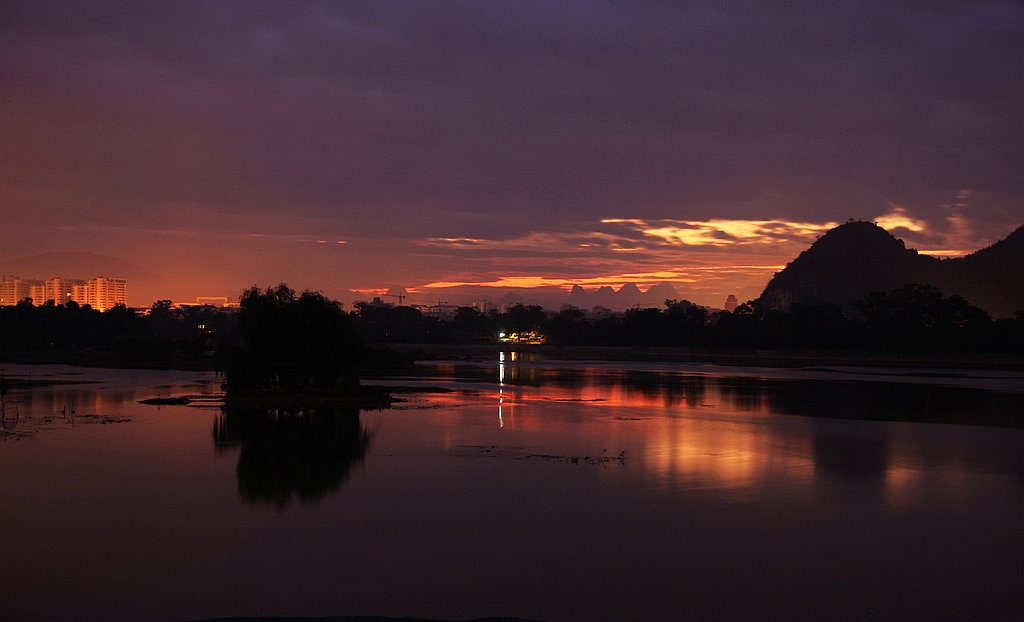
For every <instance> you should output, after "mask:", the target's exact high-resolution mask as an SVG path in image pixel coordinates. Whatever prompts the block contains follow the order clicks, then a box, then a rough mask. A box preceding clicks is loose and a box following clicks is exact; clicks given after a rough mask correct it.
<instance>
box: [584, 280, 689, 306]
mask: <svg viewBox="0 0 1024 622" xmlns="http://www.w3.org/2000/svg"><path fill="white" fill-rule="evenodd" d="M676 297H678V293H677V292H676V290H675V288H674V287H672V285H671V284H669V283H658V284H657V285H653V286H651V287H650V288H649V289H648V290H647V291H646V292H641V291H640V288H639V287H637V286H636V283H626V284H624V285H623V286H622V287H621V288H619V290H618V291H615V290H614V289H612V288H611V287H608V286H607V285H603V286H601V287H599V288H597V289H596V290H591V291H587V290H586V289H584V288H582V287H580V286H579V285H574V286H573V287H572V291H571V292H570V293H569V301H568V302H569V304H571V305H573V306H575V307H579V308H580V309H592V308H594V307H605V308H607V309H612V310H613V311H625V310H626V309H629V308H631V307H635V306H637V305H639V306H640V307H642V308H647V307H653V308H659V307H663V306H665V300H667V299H671V298H676Z"/></svg>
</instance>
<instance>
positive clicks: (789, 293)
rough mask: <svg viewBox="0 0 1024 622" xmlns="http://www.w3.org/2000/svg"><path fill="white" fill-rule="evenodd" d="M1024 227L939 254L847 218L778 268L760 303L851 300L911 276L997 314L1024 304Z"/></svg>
mask: <svg viewBox="0 0 1024 622" xmlns="http://www.w3.org/2000/svg"><path fill="white" fill-rule="evenodd" d="M1022 266H1024V227H1018V228H1017V230H1016V231H1014V232H1013V233H1011V234H1010V235H1009V236H1007V237H1006V238H1005V239H1003V240H1001V241H999V242H996V243H995V244H993V245H992V246H989V247H987V248H984V249H981V250H979V251H976V252H974V253H971V254H970V255H968V256H966V257H960V258H957V259H944V260H943V259H938V258H935V257H930V256H928V255H922V254H920V253H918V252H917V251H916V250H913V249H908V248H907V247H906V245H905V244H904V243H903V241H902V240H900V239H898V238H896V237H895V236H893V235H892V234H891V233H889V232H888V231H886V230H885V229H883V228H881V227H879V226H878V225H876V224H874V223H870V222H848V223H846V224H843V225H840V226H838V227H836V228H834V229H832V230H830V231H829V232H828V233H826V234H825V235H823V236H822V237H821V238H820V239H819V240H818V241H816V242H815V243H814V244H812V245H811V247H810V248H808V249H807V250H805V251H804V252H802V253H800V255H799V256H798V257H797V258H796V259H794V260H793V261H792V262H790V264H789V265H787V266H786V268H785V269H784V270H782V271H781V272H778V273H776V274H775V276H774V277H773V278H772V280H771V281H769V282H768V285H767V286H766V287H765V289H764V292H763V293H762V294H761V298H760V300H761V304H762V305H763V306H764V307H765V308H768V309H776V310H786V309H788V308H789V306H790V305H791V304H792V303H801V304H821V303H834V304H838V305H848V304H850V303H851V302H853V301H854V300H857V299H859V298H863V297H864V296H866V295H867V294H868V293H870V292H873V291H890V290H893V289H897V288H900V287H903V286H904V285H906V284H908V283H916V284H921V285H924V284H930V285H934V286H935V287H937V288H939V290H940V291H942V293H943V294H945V295H947V296H949V295H952V294H958V295H960V296H962V297H964V298H965V299H967V301H968V302H970V303H971V304H973V305H975V306H978V307H981V308H983V309H985V310H986V311H988V312H989V313H991V314H992V315H993V316H995V317H1006V316H1010V315H1012V314H1013V312H1014V311H1016V310H1017V309H1022V308H1024V267H1022Z"/></svg>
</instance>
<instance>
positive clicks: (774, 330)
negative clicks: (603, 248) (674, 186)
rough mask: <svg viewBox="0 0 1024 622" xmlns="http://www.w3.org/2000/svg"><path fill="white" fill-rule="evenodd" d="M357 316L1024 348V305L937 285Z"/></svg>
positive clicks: (626, 340)
mask: <svg viewBox="0 0 1024 622" xmlns="http://www.w3.org/2000/svg"><path fill="white" fill-rule="evenodd" d="M352 319H353V325H354V326H355V328H356V330H357V331H358V332H359V333H360V334H361V335H363V336H364V337H365V338H366V339H367V340H368V341H370V342H372V343H420V344H430V343H490V342H493V341H494V340H495V338H496V337H497V335H498V334H499V333H501V332H505V333H513V332H523V331H536V332H539V333H541V334H543V335H544V336H545V338H546V340H547V343H549V344H552V345H556V346H570V345H589V346H627V347H654V346H669V347H697V348H753V349H786V348H792V349H859V350H879V351H984V352H1021V351H1024V313H1022V312H1020V311H1018V312H1017V314H1016V315H1015V317H1013V318H1003V319H999V320H993V319H992V318H991V317H990V316H989V314H988V313H986V312H985V311H983V310H982V309H979V308H977V307H974V306H971V305H970V304H969V303H968V302H967V301H966V300H964V299H963V298H961V297H960V296H955V295H954V296H948V297H946V296H943V295H942V293H941V292H939V291H938V290H937V289H936V288H934V287H932V286H930V285H907V286H905V287H903V288H900V289H897V290H894V291H891V292H875V293H872V294H870V295H868V296H867V297H865V298H863V299H861V300H857V301H854V302H853V303H852V304H851V305H849V306H848V307H846V308H842V307H840V306H838V305H833V304H822V305H800V304H794V305H792V306H791V307H790V309H789V310H788V311H770V310H765V309H763V308H762V305H761V304H760V303H759V302H758V301H757V300H750V301H747V302H746V303H743V304H741V305H739V307H737V308H736V309H735V310H734V311H733V312H731V313H730V312H728V311H716V312H711V311H708V310H707V309H706V308H705V307H701V306H699V305H695V304H692V303H690V302H688V301H685V300H682V301H677V300H666V301H665V307H664V308H662V309H655V308H649V309H631V310H629V311H626V312H625V313H622V314H613V315H606V316H598V317H594V316H590V315H588V314H587V313H584V312H583V311H581V310H579V309H566V310H563V311H561V312H559V313H550V312H545V311H544V310H543V309H542V308H541V307H539V306H527V305H517V306H515V307H512V308H510V309H508V310H507V311H506V312H504V313H498V312H496V311H492V312H489V313H480V312H478V311H476V310H474V309H472V308H468V307H463V308H460V309H459V310H458V312H457V313H456V315H455V317H454V318H453V319H452V320H450V321H441V320H439V319H436V318H432V317H427V316H424V315H422V314H421V313H419V311H417V310H415V309H412V308H410V307H387V306H370V305H364V306H360V307H357V309H356V310H355V311H354V312H353V316H352Z"/></svg>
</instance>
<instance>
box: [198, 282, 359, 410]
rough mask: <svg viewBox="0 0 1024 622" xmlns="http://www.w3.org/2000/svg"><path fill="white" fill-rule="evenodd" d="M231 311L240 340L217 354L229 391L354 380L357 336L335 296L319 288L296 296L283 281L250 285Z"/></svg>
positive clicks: (286, 389)
mask: <svg viewBox="0 0 1024 622" xmlns="http://www.w3.org/2000/svg"><path fill="white" fill-rule="evenodd" d="M237 317H238V329H239V333H240V334H241V338H242V343H241V346H235V347H232V346H230V345H227V344H225V345H222V346H221V347H220V348H219V350H218V357H217V358H218V368H219V369H220V370H221V371H222V372H223V373H224V377H225V383H224V385H225V389H226V391H227V392H228V394H229V395H231V394H237V393H240V392H246V391H262V390H274V391H283V392H301V391H304V390H306V389H334V388H345V387H349V388H351V387H356V386H358V385H359V366H360V360H361V359H362V357H363V353H364V351H365V348H364V345H363V340H362V339H361V338H360V337H359V335H358V334H356V332H355V330H354V329H353V328H352V324H351V322H350V321H349V316H348V314H347V313H345V312H344V311H343V310H342V308H341V305H340V304H339V303H338V302H337V301H335V300H331V299H329V298H327V297H325V296H324V295H323V294H320V293H319V292H310V291H306V292H303V293H302V294H300V295H299V296H296V295H295V291H294V290H292V289H290V288H289V287H288V286H287V285H284V284H283V283H282V284H281V285H278V286H277V287H274V288H267V289H266V290H261V289H260V288H258V287H253V288H251V289H248V290H246V291H245V293H244V294H242V297H241V300H240V309H239V311H238V314H237Z"/></svg>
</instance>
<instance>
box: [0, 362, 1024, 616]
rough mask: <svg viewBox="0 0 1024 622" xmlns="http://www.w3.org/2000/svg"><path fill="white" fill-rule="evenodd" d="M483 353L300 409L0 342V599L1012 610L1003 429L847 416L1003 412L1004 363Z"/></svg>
mask: <svg viewBox="0 0 1024 622" xmlns="http://www.w3.org/2000/svg"><path fill="white" fill-rule="evenodd" d="M501 359H502V360H494V361H483V362H479V363H458V364H457V363H449V364H446V363H438V364H432V365H430V366H426V367H424V368H423V372H424V374H425V375H426V376H423V375H420V376H417V377H415V378H402V379H390V380H386V381H379V382H382V383H385V384H387V383H391V384H401V385H416V384H419V385H422V386H434V387H445V388H449V389H452V390H453V391H452V392H446V393H439V392H438V393H415V394H402V397H404V398H405V399H407V401H405V402H402V403H400V404H397V405H396V406H395V407H393V408H391V409H389V410H383V411H363V412H361V413H359V412H338V411H333V412H329V411H325V410H321V411H316V412H306V413H302V414H289V413H278V412H266V411H262V412H254V411H231V412H222V411H221V409H220V408H219V406H218V403H217V399H216V398H217V391H218V383H217V381H216V379H215V378H214V377H213V376H212V375H207V374H194V373H184V372H142V371H111V370H92V369H77V368H71V367H61V366H40V367H29V366H11V365H8V366H5V367H6V368H5V374H6V376H7V378H8V379H9V380H10V381H11V386H12V388H11V390H9V391H8V393H7V396H6V397H7V398H8V400H11V401H13V402H15V403H16V405H17V418H14V417H13V415H12V414H11V413H12V412H13V410H11V409H8V410H6V411H5V412H6V413H7V414H6V416H5V419H4V422H5V424H6V426H7V429H6V430H4V431H3V433H2V436H0V438H2V441H0V619H2V620H22V619H24V620H30V619H31V620H51V619H53V620H65V619H80V620H107V619H119V620H196V619H202V618H213V617H221V616H239V615H256V614H259V615H261V616H265V615H303V616H327V615H383V616H395V617H399V616H415V617H420V618H441V619H471V618H477V617H483V616H497V615H505V616H519V617H523V618H533V619H541V620H567V621H570V620H686V619H702V620H703V619H723V620H735V619H778V620H800V619H805V620H823V619H843V620H847V619H848V620H861V619H864V620H872V619H884V620H910V619H919V620H939V619H956V620H995V619H998V620H1006V619H1020V618H1021V617H1024V430H1022V429H1021V428H1019V427H1018V428H1008V427H997V426H993V425H988V426H969V425H958V424H934V423H914V422H902V421H901V422H894V421H872V420H864V419H872V418H876V419H882V418H887V419H892V418H897V419H925V418H930V419H940V420H947V421H963V420H966V419H969V418H972V417H974V418H976V419H978V420H980V421H984V422H986V423H989V424H992V423H1004V424H1005V423H1006V422H1012V421H1014V420H1017V421H1019V420H1020V418H1021V417H1024V414H1022V413H1024V376H1022V374H1021V373H1019V372H936V371H922V370H896V369H871V370H863V369H848V368H817V369H802V370H783V369H762V368H728V367H720V366H711V365H703V366H702V365H680V364H671V365H669V364H665V365H657V364H648V365H640V364H629V363H584V362H571V363H570V362H554V361H536V360H523V357H522V356H517V357H513V355H512V354H511V353H508V354H506V355H503V356H502V357H501ZM26 381H32V383H33V385H31V386H29V385H26V384H25V382H26ZM55 382H57V383H64V384H52V383H55ZM48 383H49V384H48ZM67 383H74V384H67ZM183 395H187V396H192V397H193V399H194V401H193V403H192V404H190V405H187V406H148V405H142V404H139V403H138V400H141V399H146V398H150V397H162V396H163V397H166V396H183ZM72 410H74V414H72V413H71V411H72ZM804 415H814V416H804ZM852 417H856V418H858V419H852Z"/></svg>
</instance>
